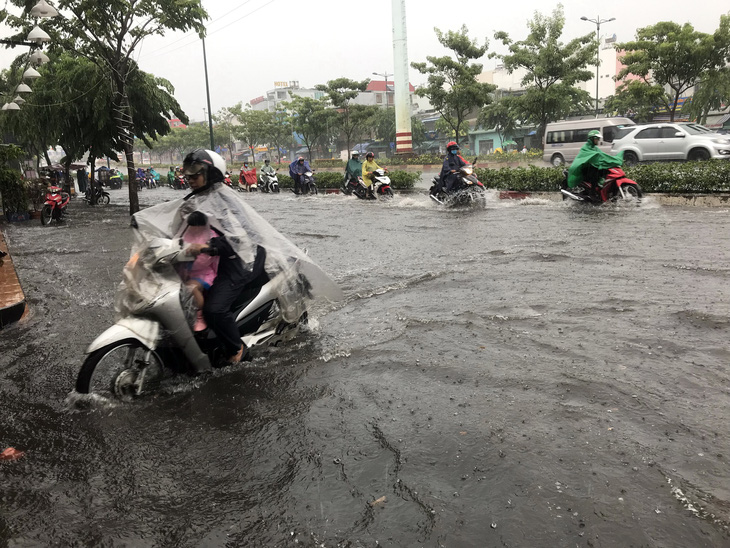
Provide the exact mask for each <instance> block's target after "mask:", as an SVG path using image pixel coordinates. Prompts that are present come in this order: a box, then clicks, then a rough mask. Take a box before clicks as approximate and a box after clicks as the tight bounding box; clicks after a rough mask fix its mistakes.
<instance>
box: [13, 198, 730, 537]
mask: <svg viewBox="0 0 730 548" xmlns="http://www.w3.org/2000/svg"><path fill="white" fill-rule="evenodd" d="M125 192H126V191H112V204H122V205H116V206H114V205H112V206H110V207H107V208H105V209H94V208H90V207H88V206H86V205H85V204H83V203H80V201H78V200H77V201H74V202H73V203H72V205H71V206H70V211H71V214H72V218H71V219H70V220H69V221H68V222H67V223H66V224H65V225H63V226H51V227H42V226H41V225H40V222H39V221H31V222H30V223H25V224H22V225H12V226H9V227H7V228H6V229H5V239H6V242H7V244H8V247H9V248H10V250H11V252H12V254H13V259H14V262H15V266H16V269H17V272H18V275H19V277H20V278H21V280H22V284H23V289H24V290H25V294H26V298H27V300H28V303H29V306H30V308H31V312H30V315H29V316H27V317H26V318H24V319H23V320H22V321H21V322H19V323H18V324H15V325H12V326H10V327H7V328H5V329H3V331H2V332H0V405H2V406H3V408H2V413H0V450H2V449H4V448H5V447H9V446H12V447H15V448H16V449H19V450H21V451H25V456H24V457H23V458H21V459H19V460H17V461H0V485H2V493H1V494H0V546H149V547H153V546H154V547H160V546H176V547H185V546H190V547H194V546H312V547H314V546H326V547H335V546H342V547H360V546H378V545H379V546H408V547H410V546H414V547H415V546H429V547H440V546H446V547H472V546H488V547H492V546H494V547H498V546H499V547H502V546H510V547H558V546H560V547H572V546H580V547H583V546H591V547H616V546H635V547H639V546H647V547H659V546H661V547H689V546H692V547H718V546H728V545H730V533H729V532H728V525H729V524H730V482H729V481H728V478H729V476H730V470H729V469H728V459H730V425H729V423H728V420H727V417H728V416H729V411H730V409H729V407H730V404H729V402H730V400H729V399H728V388H729V385H728V368H727V362H728V358H729V357H730V350H729V349H728V342H727V340H728V335H729V334H730V314H729V313H730V310H729V308H730V295H729V293H730V289H729V288H728V279H729V278H730V268H729V267H728V262H729V259H730V245H728V244H730V241H729V240H730V230H729V228H730V227H729V226H728V225H729V224H730V222H729V221H728V210H727V209H722V208H712V209H701V208H666V207H659V206H658V205H657V204H655V203H653V202H652V200H651V198H649V199H648V200H646V201H645V203H644V204H642V206H641V207H638V208H636V207H607V208H583V207H580V205H579V204H567V203H562V202H549V201H541V200H527V201H522V202H520V201H510V200H504V201H500V200H498V199H496V195H495V194H490V200H489V202H488V205H487V208H486V209H482V210H474V211H471V210H469V211H447V210H443V209H440V208H439V207H437V205H436V204H434V203H432V202H431V201H430V200H429V199H428V197H427V196H425V195H423V194H418V193H416V194H411V195H400V196H397V197H396V198H395V199H394V200H393V202H392V203H389V204H382V203H365V202H361V201H359V200H356V199H355V198H352V197H344V196H339V195H325V196H323V195H320V196H318V197H307V198H297V197H295V196H293V195H292V194H287V193H283V194H281V195H279V196H272V195H261V194H257V195H245V196H244V199H246V200H248V201H249V202H250V203H251V204H252V205H253V206H254V207H255V208H256V209H257V210H258V211H259V212H260V213H261V214H263V215H264V216H265V217H266V218H267V219H268V220H269V221H270V222H271V223H272V224H273V225H274V226H275V227H276V228H278V229H279V230H280V231H281V232H282V233H284V234H285V235H287V236H288V237H289V238H290V239H291V240H292V241H294V242H295V243H296V244H297V245H299V246H300V247H302V248H307V249H308V250H309V253H310V255H311V256H312V257H313V258H314V260H315V261H317V262H318V264H319V265H320V266H322V267H323V268H324V269H325V270H326V271H327V272H329V273H330V274H331V275H332V277H333V278H334V279H335V280H336V281H337V282H338V283H339V284H340V286H341V287H342V288H343V290H344V291H345V294H346V300H345V301H344V302H342V303H339V304H337V305H334V306H332V305H329V306H323V307H320V308H319V309H318V310H316V311H315V312H314V314H313V321H312V322H311V331H310V332H309V333H305V334H303V335H302V336H300V337H299V338H298V339H296V340H295V341H292V343H291V344H289V345H287V346H282V347H278V348H275V349H271V350H269V351H259V352H258V353H257V354H256V355H255V359H254V360H253V362H251V363H248V364H246V365H244V366H241V367H237V368H234V369H229V370H224V371H218V372H216V374H215V375H214V376H213V377H212V378H210V379H208V380H206V381H204V382H201V381H194V380H186V379H181V380H180V382H179V384H177V385H175V387H174V388H173V389H171V390H168V391H167V392H165V393H163V394H161V395H160V396H158V397H156V398H150V399H146V400H142V401H137V402H134V403H132V404H106V403H104V402H98V401H93V400H90V399H88V398H85V399H84V398H79V397H78V396H75V395H74V394H72V393H71V391H72V387H73V385H74V382H75V377H76V374H77V372H78V369H79V367H80V365H81V363H82V361H83V359H84V349H85V347H86V346H87V345H88V344H89V343H90V342H91V341H92V340H93V339H94V338H95V337H96V336H97V335H98V334H99V333H100V332H101V331H102V330H104V329H105V328H106V327H108V326H109V325H111V324H112V321H113V310H112V298H113V294H114V288H115V287H116V285H117V284H118V282H119V280H120V274H121V268H122V266H123V264H124V263H125V262H126V260H127V258H128V254H129V243H130V231H129V229H128V228H127V225H128V216H127V212H128V211H127V210H128V207H127V206H126V205H123V201H124V193H125ZM179 195H180V194H176V193H175V192H174V191H172V190H169V189H157V190H152V191H145V192H143V193H142V194H141V202H142V203H143V204H149V203H152V202H155V201H159V200H163V199H165V198H170V197H177V196H179Z"/></svg>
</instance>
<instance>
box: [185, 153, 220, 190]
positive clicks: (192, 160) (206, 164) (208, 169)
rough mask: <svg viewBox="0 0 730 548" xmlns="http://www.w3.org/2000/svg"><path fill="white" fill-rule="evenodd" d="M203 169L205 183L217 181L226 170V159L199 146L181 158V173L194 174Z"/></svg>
mask: <svg viewBox="0 0 730 548" xmlns="http://www.w3.org/2000/svg"><path fill="white" fill-rule="evenodd" d="M201 171H203V172H204V173H205V181H206V183H207V184H212V183H219V182H221V181H222V180H223V179H224V177H223V174H224V173H225V172H226V161H225V160H224V159H223V158H221V157H220V155H219V154H216V153H215V152H213V151H212V150H207V149H204V148H199V149H197V150H194V151H192V152H191V153H189V154H188V155H187V156H185V159H184V160H183V173H184V174H185V175H194V174H196V173H200V172H201Z"/></svg>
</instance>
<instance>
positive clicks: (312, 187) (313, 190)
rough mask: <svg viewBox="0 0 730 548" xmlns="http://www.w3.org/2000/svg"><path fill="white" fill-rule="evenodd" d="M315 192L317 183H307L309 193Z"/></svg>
mask: <svg viewBox="0 0 730 548" xmlns="http://www.w3.org/2000/svg"><path fill="white" fill-rule="evenodd" d="M317 192H318V190H317V185H315V184H314V183H309V193H310V194H317Z"/></svg>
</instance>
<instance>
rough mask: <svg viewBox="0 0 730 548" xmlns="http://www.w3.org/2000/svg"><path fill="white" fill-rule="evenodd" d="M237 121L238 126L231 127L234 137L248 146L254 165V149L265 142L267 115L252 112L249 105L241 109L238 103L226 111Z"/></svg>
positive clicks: (255, 111)
mask: <svg viewBox="0 0 730 548" xmlns="http://www.w3.org/2000/svg"><path fill="white" fill-rule="evenodd" d="M228 111H229V112H230V113H231V114H232V115H233V116H234V117H235V119H236V120H237V121H238V125H234V126H232V128H233V130H234V132H235V135H236V136H237V137H238V138H240V139H241V140H242V141H243V142H245V143H246V145H248V148H249V150H250V151H251V161H252V162H253V165H254V166H255V165H256V155H255V152H256V147H257V146H258V145H262V144H264V142H265V140H266V121H267V113H266V112H265V111H261V110H253V109H252V108H251V106H250V105H246V106H245V107H243V105H242V103H238V104H236V105H234V106H232V107H230V108H229V109H228Z"/></svg>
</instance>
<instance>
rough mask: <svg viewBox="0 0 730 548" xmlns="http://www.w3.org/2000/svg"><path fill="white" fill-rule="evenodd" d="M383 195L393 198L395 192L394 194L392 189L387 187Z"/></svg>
mask: <svg viewBox="0 0 730 548" xmlns="http://www.w3.org/2000/svg"><path fill="white" fill-rule="evenodd" d="M383 196H384V197H386V198H392V197H393V196H395V194H393V190H392V189H390V188H386V189H385V190H383Z"/></svg>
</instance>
